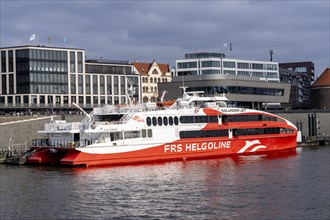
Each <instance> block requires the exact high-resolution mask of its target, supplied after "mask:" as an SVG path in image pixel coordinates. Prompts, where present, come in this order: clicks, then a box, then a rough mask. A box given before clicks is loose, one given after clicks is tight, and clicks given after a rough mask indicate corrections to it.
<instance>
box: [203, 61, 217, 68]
mask: <svg viewBox="0 0 330 220" xmlns="http://www.w3.org/2000/svg"><path fill="white" fill-rule="evenodd" d="M202 67H220V61H202Z"/></svg>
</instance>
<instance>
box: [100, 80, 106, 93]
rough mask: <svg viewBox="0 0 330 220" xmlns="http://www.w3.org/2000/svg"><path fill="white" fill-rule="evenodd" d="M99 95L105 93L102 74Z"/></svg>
mask: <svg viewBox="0 0 330 220" xmlns="http://www.w3.org/2000/svg"><path fill="white" fill-rule="evenodd" d="M100 95H105V80H104V76H100Z"/></svg>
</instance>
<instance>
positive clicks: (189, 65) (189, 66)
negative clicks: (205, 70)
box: [178, 62, 197, 69]
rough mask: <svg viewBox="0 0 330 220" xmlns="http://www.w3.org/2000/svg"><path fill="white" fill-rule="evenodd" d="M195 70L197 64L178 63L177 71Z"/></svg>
mask: <svg viewBox="0 0 330 220" xmlns="http://www.w3.org/2000/svg"><path fill="white" fill-rule="evenodd" d="M188 68H197V62H183V63H178V69H188Z"/></svg>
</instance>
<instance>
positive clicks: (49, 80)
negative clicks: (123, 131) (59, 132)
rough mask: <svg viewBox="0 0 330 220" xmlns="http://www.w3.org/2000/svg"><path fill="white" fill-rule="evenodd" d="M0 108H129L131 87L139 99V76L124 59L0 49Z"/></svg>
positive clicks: (74, 51)
mask: <svg viewBox="0 0 330 220" xmlns="http://www.w3.org/2000/svg"><path fill="white" fill-rule="evenodd" d="M0 66H1V77H0V85H1V89H0V108H1V109H2V111H10V109H12V108H14V109H17V110H19V109H20V108H30V109H32V110H33V109H38V108H51V109H52V110H53V109H56V108H71V107H72V106H71V103H72V102H75V103H78V104H79V105H80V106H81V107H83V108H92V107H96V106H100V105H103V104H106V103H107V104H118V105H120V104H127V103H128V99H127V98H128V97H127V90H128V89H130V88H133V87H134V91H135V93H134V94H132V97H134V101H136V102H137V101H140V97H141V96H140V75H138V74H135V73H134V72H133V65H132V64H130V63H129V62H128V61H107V60H85V50H84V49H77V48H59V47H46V46H31V45H28V46H18V47H7V48H1V60H0Z"/></svg>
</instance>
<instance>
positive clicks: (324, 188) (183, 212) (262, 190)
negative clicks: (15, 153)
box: [0, 146, 330, 220]
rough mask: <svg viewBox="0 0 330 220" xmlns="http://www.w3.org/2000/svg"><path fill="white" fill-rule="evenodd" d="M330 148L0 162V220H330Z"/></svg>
mask: <svg viewBox="0 0 330 220" xmlns="http://www.w3.org/2000/svg"><path fill="white" fill-rule="evenodd" d="M329 157H330V146H325V147H324V146H323V147H304V148H297V152H296V153H290V154H278V155H272V156H270V155H264V156H248V157H246V156H245V157H225V158H217V159H207V160H195V161H185V162H183V161H180V162H168V163H157V164H148V165H138V166H121V167H100V168H65V167H50V166H8V165H0V172H1V173H0V175H1V179H0V183H1V195H0V196H1V206H0V211H1V212H0V219H1V220H7V219H8V220H11V219H33V220H36V219H42V220H43V219H170V218H171V219H274V220H275V219H276V220H278V219H279V220H281V219H299V220H300V219H308V220H310V219H330V208H329V207H330V202H329V201H330V188H329V187H330V176H329V175H330V170H329V169H330V160H329Z"/></svg>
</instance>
